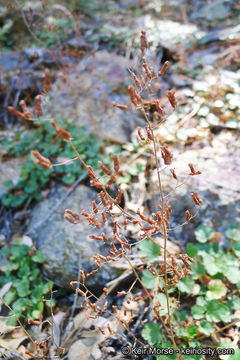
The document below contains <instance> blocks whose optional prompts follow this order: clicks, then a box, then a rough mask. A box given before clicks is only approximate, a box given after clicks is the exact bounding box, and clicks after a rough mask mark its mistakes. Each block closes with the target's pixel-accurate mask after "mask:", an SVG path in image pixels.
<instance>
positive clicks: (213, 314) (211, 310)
mask: <svg viewBox="0 0 240 360" xmlns="http://www.w3.org/2000/svg"><path fill="white" fill-rule="evenodd" d="M206 319H207V320H208V321H214V322H219V321H224V322H229V321H231V313H230V310H229V308H228V307H227V306H226V305H224V304H223V303H221V302H220V301H218V300H211V301H209V302H208V303H207V313H206Z"/></svg>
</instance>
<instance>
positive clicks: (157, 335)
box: [142, 322, 163, 345]
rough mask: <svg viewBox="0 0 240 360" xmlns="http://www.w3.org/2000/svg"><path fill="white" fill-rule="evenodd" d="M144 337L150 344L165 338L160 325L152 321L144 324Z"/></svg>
mask: <svg viewBox="0 0 240 360" xmlns="http://www.w3.org/2000/svg"><path fill="white" fill-rule="evenodd" d="M142 337H143V338H144V340H146V341H147V342H148V343H149V344H150V345H154V344H157V343H160V342H161V341H162V339H163V336H162V334H161V329H160V326H159V325H158V324H155V323H152V322H150V323H147V324H145V325H144V328H143V330H142Z"/></svg>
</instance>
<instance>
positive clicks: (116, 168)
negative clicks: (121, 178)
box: [112, 154, 120, 173]
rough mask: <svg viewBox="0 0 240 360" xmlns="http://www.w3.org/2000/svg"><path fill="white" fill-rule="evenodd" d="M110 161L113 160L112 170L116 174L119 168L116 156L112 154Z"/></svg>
mask: <svg viewBox="0 0 240 360" xmlns="http://www.w3.org/2000/svg"><path fill="white" fill-rule="evenodd" d="M112 159H113V164H114V170H115V172H116V173H118V171H119V169H120V166H119V161H118V157H117V155H115V154H113V155H112Z"/></svg>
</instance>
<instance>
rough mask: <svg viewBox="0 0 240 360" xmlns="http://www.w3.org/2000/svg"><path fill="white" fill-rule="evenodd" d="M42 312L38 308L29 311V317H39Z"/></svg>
mask: <svg viewBox="0 0 240 360" xmlns="http://www.w3.org/2000/svg"><path fill="white" fill-rule="evenodd" d="M41 314H42V311H40V310H33V311H32V312H31V313H30V319H39V316H40V315H41Z"/></svg>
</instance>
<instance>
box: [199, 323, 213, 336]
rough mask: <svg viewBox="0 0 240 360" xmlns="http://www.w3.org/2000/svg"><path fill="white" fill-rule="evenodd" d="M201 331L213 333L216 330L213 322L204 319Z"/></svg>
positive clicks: (207, 333)
mask: <svg viewBox="0 0 240 360" xmlns="http://www.w3.org/2000/svg"><path fill="white" fill-rule="evenodd" d="M199 331H200V332H201V333H202V334H205V335H210V334H211V333H213V332H214V331H215V328H214V327H213V326H212V324H211V323H210V322H208V321H206V320H203V321H201V323H200V326H199Z"/></svg>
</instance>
